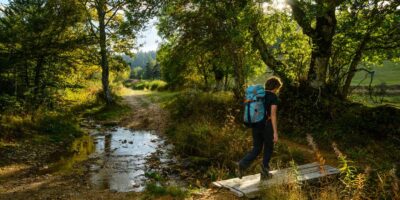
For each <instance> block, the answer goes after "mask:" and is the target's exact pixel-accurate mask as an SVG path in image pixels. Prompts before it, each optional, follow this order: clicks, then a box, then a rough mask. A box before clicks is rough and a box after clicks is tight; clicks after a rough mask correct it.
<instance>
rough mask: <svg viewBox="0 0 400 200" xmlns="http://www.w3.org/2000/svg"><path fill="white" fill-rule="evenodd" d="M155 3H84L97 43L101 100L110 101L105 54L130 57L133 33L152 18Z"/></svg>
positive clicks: (102, 0) (91, 0)
mask: <svg viewBox="0 0 400 200" xmlns="http://www.w3.org/2000/svg"><path fill="white" fill-rule="evenodd" d="M160 2H161V1H158V0H144V1H139V0H85V1H83V2H82V3H83V4H84V6H85V7H86V8H87V17H88V25H89V26H90V30H91V33H92V35H93V36H94V37H95V38H96V40H97V41H98V45H99V48H100V51H99V55H100V56H99V57H100V59H99V60H100V62H99V63H100V65H101V68H102V85H103V95H104V99H105V100H106V102H107V103H108V104H110V103H112V102H113V99H112V96H111V91H110V86H109V55H110V54H116V53H124V54H127V55H131V50H132V49H133V47H134V39H135V34H136V33H137V31H138V30H139V29H141V28H142V27H143V26H144V23H145V22H146V21H147V20H148V19H150V18H151V17H152V16H154V14H155V12H156V11H157V7H158V6H159V3H160Z"/></svg>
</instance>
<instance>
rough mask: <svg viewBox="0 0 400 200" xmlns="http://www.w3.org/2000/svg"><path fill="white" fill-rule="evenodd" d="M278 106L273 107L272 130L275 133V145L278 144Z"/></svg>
mask: <svg viewBox="0 0 400 200" xmlns="http://www.w3.org/2000/svg"><path fill="white" fill-rule="evenodd" d="M277 111H278V106H277V105H271V122H272V129H273V131H274V143H276V142H278V120H277V114H276V113H277Z"/></svg>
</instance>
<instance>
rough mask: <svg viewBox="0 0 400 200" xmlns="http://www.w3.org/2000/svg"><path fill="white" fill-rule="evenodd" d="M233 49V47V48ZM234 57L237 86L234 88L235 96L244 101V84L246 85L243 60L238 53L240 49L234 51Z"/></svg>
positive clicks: (234, 75) (234, 76) (234, 73)
mask: <svg viewBox="0 0 400 200" xmlns="http://www.w3.org/2000/svg"><path fill="white" fill-rule="evenodd" d="M232 50H233V49H232ZM232 57H233V63H234V67H233V78H234V80H235V88H234V89H233V93H234V95H235V98H236V99H238V100H239V101H242V99H243V98H244V85H245V74H244V69H243V67H244V66H243V61H242V60H241V56H240V55H238V51H234V50H233V51H232Z"/></svg>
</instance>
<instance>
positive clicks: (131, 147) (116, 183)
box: [90, 128, 163, 192]
mask: <svg viewBox="0 0 400 200" xmlns="http://www.w3.org/2000/svg"><path fill="white" fill-rule="evenodd" d="M92 137H93V139H94V144H95V152H94V155H96V156H97V157H98V160H97V162H95V163H94V164H93V165H92V166H91V174H90V181H91V183H92V184H93V186H94V187H95V188H98V189H110V190H114V191H118V192H128V191H142V190H143V189H144V182H145V177H144V173H145V171H146V166H145V159H146V157H147V156H150V155H151V154H152V153H155V152H156V150H157V147H159V145H162V144H163V141H162V140H161V139H160V138H159V137H158V136H157V135H155V134H153V133H151V132H148V131H130V130H128V129H125V128H117V129H115V130H114V131H111V132H108V133H105V135H104V134H95V135H93V136H92Z"/></svg>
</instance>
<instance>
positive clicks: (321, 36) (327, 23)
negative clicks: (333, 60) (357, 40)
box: [308, 8, 336, 88]
mask: <svg viewBox="0 0 400 200" xmlns="http://www.w3.org/2000/svg"><path fill="white" fill-rule="evenodd" d="M316 20H317V25H316V28H315V31H314V34H313V35H312V37H311V39H312V53H311V63H310V68H309V71H308V82H309V83H310V85H311V86H312V87H314V88H318V87H321V86H325V84H326V75H327V69H328V65H329V59H330V57H331V56H332V42H333V36H334V35H335V28H336V16H335V8H331V9H330V10H329V11H327V12H326V13H325V15H323V16H320V17H316Z"/></svg>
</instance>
